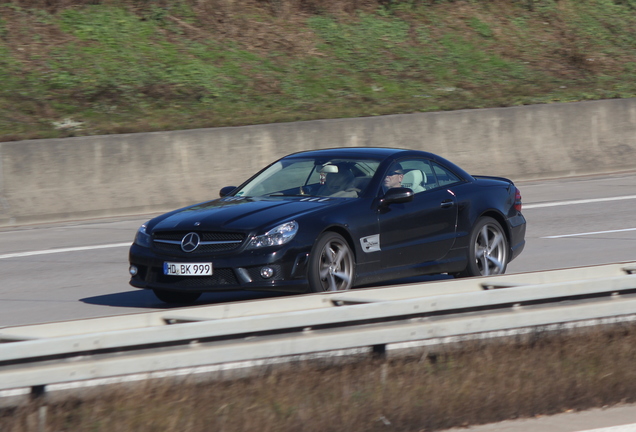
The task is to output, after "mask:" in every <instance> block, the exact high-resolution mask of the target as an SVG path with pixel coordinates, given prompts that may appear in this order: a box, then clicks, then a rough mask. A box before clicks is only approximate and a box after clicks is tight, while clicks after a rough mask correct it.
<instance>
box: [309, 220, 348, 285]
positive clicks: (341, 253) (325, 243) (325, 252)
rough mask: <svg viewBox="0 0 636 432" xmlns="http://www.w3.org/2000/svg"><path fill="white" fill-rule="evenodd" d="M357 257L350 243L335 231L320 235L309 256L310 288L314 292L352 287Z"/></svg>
mask: <svg viewBox="0 0 636 432" xmlns="http://www.w3.org/2000/svg"><path fill="white" fill-rule="evenodd" d="M354 277H355V259H354V257H353V252H352V251H351V248H350V247H349V243H347V241H346V240H345V239H344V238H343V237H342V236H341V235H340V234H337V233H334V232H326V233H324V234H322V235H321V236H320V237H318V240H317V241H316V243H315V244H314V248H313V250H312V252H311V256H310V258H309V270H308V279H309V288H310V289H311V290H312V291H314V292H322V291H344V290H348V289H351V287H352V286H353V280H354Z"/></svg>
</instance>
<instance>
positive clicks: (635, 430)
mask: <svg viewBox="0 0 636 432" xmlns="http://www.w3.org/2000/svg"><path fill="white" fill-rule="evenodd" d="M579 432H636V423H632V424H626V425H620V426H610V427H606V428H600V429H586V430H584V431H579Z"/></svg>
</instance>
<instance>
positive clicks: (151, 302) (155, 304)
mask: <svg viewBox="0 0 636 432" xmlns="http://www.w3.org/2000/svg"><path fill="white" fill-rule="evenodd" d="M447 279H453V277H452V276H448V275H430V276H413V277H408V278H402V279H395V280H391V281H386V282H381V283H376V284H369V285H364V286H361V287H359V288H378V287H382V286H388V285H404V284H414V283H423V282H432V281H439V280H447ZM290 295H298V294H294V293H284V292H268V291H220V292H210V293H203V294H202V295H201V297H199V299H198V300H197V301H196V302H194V303H187V304H184V303H171V304H169V303H164V302H162V301H161V300H159V299H158V298H157V297H156V296H155V295H154V293H153V292H152V291H151V290H145V289H139V290H132V291H124V292H120V293H114V294H105V295H100V296H94V297H86V298H83V299H80V301H81V302H83V303H87V304H92V305H96V306H110V307H128V308H147V309H173V308H179V307H184V306H200V305H212V304H217V303H230V302H239V301H247V300H260V299H267V298H276V297H287V296H290Z"/></svg>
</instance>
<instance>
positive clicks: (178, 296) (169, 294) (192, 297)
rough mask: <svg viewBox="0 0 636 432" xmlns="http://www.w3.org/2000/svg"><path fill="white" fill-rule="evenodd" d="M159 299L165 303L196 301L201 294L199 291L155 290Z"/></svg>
mask: <svg viewBox="0 0 636 432" xmlns="http://www.w3.org/2000/svg"><path fill="white" fill-rule="evenodd" d="M153 291H154V293H155V295H156V296H157V298H158V299H159V300H161V301H162V302H165V303H194V302H195V301H197V299H198V298H199V297H200V296H201V293H198V292H176V291H164V290H158V289H155V290H153Z"/></svg>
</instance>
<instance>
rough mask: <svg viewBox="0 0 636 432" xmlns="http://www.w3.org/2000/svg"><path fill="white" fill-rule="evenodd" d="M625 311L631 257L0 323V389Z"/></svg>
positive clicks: (634, 304)
mask: <svg viewBox="0 0 636 432" xmlns="http://www.w3.org/2000/svg"><path fill="white" fill-rule="evenodd" d="M504 288H505V289H504ZM631 316H634V317H636V262H632V263H619V264H611V265H605V266H595V267H585V268H578V269H566V270H555V271H548V272H540V273H525V274H517V275H505V276H497V277H487V278H472V279H462V280H447V281H440V282H426V283H418V284H410V285H402V286H394V287H388V288H370V289H360V290H353V291H347V292H339V293H324V294H323V293H321V294H310V295H305V296H294V297H285V298H279V299H268V300H259V301H251V302H243V303H236V304H227V305H213V306H201V307H190V308H184V309H172V310H168V311H162V312H150V313H144V314H131V315H124V316H118V317H109V318H96V319H88V320H79V321H69V322H62V323H51V324H41V325H32V326H21V327H6V328H3V329H0V341H1V342H3V343H0V390H8V389H17V388H32V389H37V390H38V391H42V389H43V388H44V387H45V386H47V385H52V384H61V383H69V382H78V381H83V380H95V379H103V378H109V377H117V376H126V375H133V374H151V373H154V372H159V371H167V370H179V369H184V368H201V367H209V366H211V365H217V366H219V365H225V364H236V363H240V362H247V363H252V364H253V363H254V362H258V361H260V362H267V361H274V360H275V359H280V358H285V357H290V356H302V355H308V354H312V353H329V352H334V351H339V350H368V351H371V350H375V351H379V352H383V351H385V350H386V349H391V347H400V346H412V345H417V344H425V343H427V341H431V340H434V339H439V338H448V337H455V336H462V335H474V334H479V333H485V332H501V331H510V330H515V329H517V330H518V329H528V328H532V327H536V326H546V325H554V324H565V323H571V322H581V321H586V320H599V319H605V318H611V319H617V318H620V319H625V318H628V317H631ZM409 344H410V345H409Z"/></svg>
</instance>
